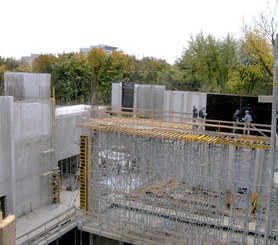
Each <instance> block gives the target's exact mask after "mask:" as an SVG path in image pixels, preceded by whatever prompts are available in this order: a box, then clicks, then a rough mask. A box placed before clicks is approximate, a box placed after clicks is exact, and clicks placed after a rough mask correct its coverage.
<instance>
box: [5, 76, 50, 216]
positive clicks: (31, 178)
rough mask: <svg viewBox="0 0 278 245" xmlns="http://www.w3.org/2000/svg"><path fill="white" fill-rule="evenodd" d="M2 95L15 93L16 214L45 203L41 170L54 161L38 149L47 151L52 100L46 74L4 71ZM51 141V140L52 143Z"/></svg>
mask: <svg viewBox="0 0 278 245" xmlns="http://www.w3.org/2000/svg"><path fill="white" fill-rule="evenodd" d="M4 79H5V80H4V83H5V94H8V95H12V96H15V97H14V99H15V103H14V111H13V116H14V119H15V120H14V125H13V127H12V128H11V129H10V132H14V135H15V139H14V149H13V150H12V152H13V153H14V168H15V170H14V173H15V179H16V184H15V186H16V191H15V190H14V191H13V193H16V194H17V195H18V197H19V199H18V200H20V202H17V203H16V208H15V210H16V215H17V216H20V215H22V214H25V213H28V212H30V211H31V210H34V209H36V208H39V207H40V206H44V205H46V204H48V203H49V200H50V197H49V187H50V186H49V184H50V180H47V181H42V177H41V170H42V169H43V170H44V171H50V170H51V165H52V164H55V163H54V162H52V161H50V160H51V159H50V158H49V159H44V160H43V154H42V152H43V151H45V150H49V149H50V148H51V147H52V146H51V136H52V100H51V98H50V74H32V73H5V74H4ZM52 144H53V143H52Z"/></svg>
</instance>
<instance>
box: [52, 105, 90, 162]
mask: <svg viewBox="0 0 278 245" xmlns="http://www.w3.org/2000/svg"><path fill="white" fill-rule="evenodd" d="M86 108H87V109H88V108H89V106H84V105H78V106H68V107H62V108H58V109H56V128H57V130H56V132H57V134H56V142H57V160H58V161H60V160H62V159H65V158H68V157H71V156H75V155H78V154H79V151H80V150H79V145H78V142H79V141H80V132H81V128H78V127H77V126H76V125H77V124H78V123H80V122H81V120H82V117H86V116H87V114H88V112H89V111H88V110H86Z"/></svg>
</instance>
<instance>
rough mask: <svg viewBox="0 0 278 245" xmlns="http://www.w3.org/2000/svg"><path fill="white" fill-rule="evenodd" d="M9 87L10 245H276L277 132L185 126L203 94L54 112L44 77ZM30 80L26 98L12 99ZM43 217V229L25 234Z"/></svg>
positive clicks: (145, 92)
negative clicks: (12, 220) (13, 236)
mask: <svg viewBox="0 0 278 245" xmlns="http://www.w3.org/2000/svg"><path fill="white" fill-rule="evenodd" d="M34 76H35V77H34ZM18 77H21V78H22V77H24V79H23V80H21V81H20V79H19V78H18ZM5 79H6V80H5V91H6V93H7V96H3V97H0V100H1V101H2V102H3V103H2V102H1V104H0V105H2V107H1V110H0V115H4V113H6V115H5V119H4V117H3V116H0V118H1V121H0V123H1V124H0V125H1V133H2V134H0V135H2V137H1V141H0V142H2V143H1V145H0V146H1V148H0V149H2V151H1V152H2V153H3V154H4V152H10V153H9V154H6V153H5V154H6V155H5V154H4V155H3V154H1V156H0V160H1V162H0V163H1V164H0V167H1V166H2V168H3V169H6V173H11V174H10V175H7V174H5V173H4V174H3V176H2V177H3V178H2V177H1V178H0V179H2V181H1V180H0V197H1V196H5V205H6V206H5V207H6V212H5V213H6V214H7V213H9V212H11V213H13V214H15V216H16V222H17V228H16V229H17V232H16V244H126V245H128V244H138V245H139V244H146V245H147V244H149V245H156V244H157V245H159V244H165V245H166V244H173V245H174V244H175V245H179V244H189V245H190V244H193V245H207V244H211V245H214V244H239V245H241V244H243V245H244V244H246V245H247V244H248V245H249V244H278V239H277V238H276V237H277V232H278V212H277V211H278V210H277V209H278V203H277V202H278V192H277V188H278V175H277V176H276V172H275V171H276V169H277V167H278V166H277V160H276V159H277V156H276V155H277V153H276V124H275V128H274V127H273V121H272V122H271V121H269V124H264V123H256V122H254V123H252V125H248V127H247V128H246V131H247V133H246V134H243V133H242V130H243V128H244V126H245V125H244V123H243V122H242V123H241V122H239V123H238V124H237V125H236V126H235V125H234V123H233V122H232V121H229V120H217V119H209V118H207V119H206V120H205V121H202V120H201V119H197V120H196V121H193V120H192V106H193V105H196V106H197V107H198V108H200V107H201V106H205V107H206V110H207V111H209V110H210V104H209V95H207V94H205V93H198V92H185V91H166V90H165V87H164V86H153V85H135V86H133V87H132V89H130V88H128V89H127V90H124V86H125V85H124V84H120V83H119V84H113V86H112V103H111V106H82V109H80V108H81V107H78V108H77V107H65V108H56V107H55V97H53V98H51V96H50V86H49V85H50V79H49V77H47V75H46V74H41V77H38V75H34V74H22V73H20V74H16V73H8V74H6V77H5ZM32 79H33V80H36V83H37V84H39V87H38V88H37V90H36V89H34V90H33V91H34V93H33V94H31V95H30V96H29V97H28V94H27V93H23V94H18V93H17V92H16V91H18V90H19V89H20V90H21V91H24V89H23V88H24V87H28V88H29V89H30V87H31V85H30V84H32ZM22 81H23V85H22V83H21V82H22ZM30 81H31V82H30ZM38 81H40V82H38ZM19 85H20V86H19ZM32 86H33V85H32ZM48 86H49V87H48ZM128 86H129V85H128ZM8 88H9V89H8ZM12 88H13V89H12ZM28 91H30V90H28ZM131 95H132V96H131ZM13 96H17V97H16V98H17V99H15V100H14V98H13ZM30 98H32V100H30ZM34 98H36V100H34ZM130 98H131V99H130ZM236 99H237V98H236ZM252 99H256V100H258V98H252ZM241 101H242V99H241ZM226 103H229V101H227V102H226ZM273 104H274V103H273ZM248 106H252V105H251V104H249V105H248ZM7 108H8V109H7ZM30 108H33V109H34V108H35V109H36V110H37V111H36V110H33V109H32V110H31V111H30ZM253 108H255V106H254V105H253ZM265 108H266V106H265ZM273 108H274V111H275V113H272V115H273V114H274V115H276V116H277V109H276V105H275V106H272V111H273ZM25 109H26V111H25V113H27V114H26V115H28V117H27V116H24V115H25V114H24V113H23V110H25ZM7 111H10V116H9V117H7ZM14 111H15V114H14ZM253 111H254V112H255V109H254V110H253ZM38 112H39V113H38ZM28 113H29V114H28ZM32 113H33V114H32ZM270 113H271V112H270ZM35 119H36V120H37V122H36V121H35ZM7 120H8V121H9V123H10V124H8V123H7ZM29 120H31V121H32V124H31V125H33V126H32V127H30V125H29V124H30V121H29ZM275 120H276V119H275ZM16 122H19V125H20V126H19V125H18V124H17V123H16ZM25 123H26V124H25ZM35 123H36V124H38V126H37V128H36V126H35V125H34V124H35ZM12 124H15V126H14V128H15V132H12V130H11V129H10V128H11V125H12ZM16 130H17V131H16ZM233 130H236V133H234V131H233ZM232 132H233V133H232ZM273 132H274V133H273ZM16 133H18V134H19V135H20V137H19V136H16ZM35 133H37V134H36V135H35ZM32 139H33V140H32ZM4 140H5V141H6V142H7V141H9V142H10V143H9V144H8V146H5V144H4V143H3V142H4ZM6 147H9V149H7V148H6ZM11 152H12V154H11ZM19 156H20V160H19ZM17 157H18V158H17ZM28 164H29V167H28ZM31 170H32V171H31ZM6 175H7V177H6ZM9 176H11V178H9ZM10 182H11V183H10ZM7 186H9V188H10V189H8V188H7ZM4 187H5V188H6V189H8V191H7V190H6V189H5V191H4ZM34 192H35V194H34ZM65 193H66V194H67V195H69V196H68V198H69V199H70V201H69V202H68V203H67V205H64V204H65V202H64V201H63V198H64V197H65ZM43 207H48V208H47V209H45V210H44V211H43V212H41V214H42V215H45V216H48V219H45V220H44V221H41V223H39V222H38V219H37V221H36V222H33V223H34V224H33V227H31V226H30V227H29V228H28V227H27V225H26V224H27V223H26V222H27V221H26V220H27V219H26V217H27V216H28V215H30V213H32V212H35V213H36V214H32V217H34V219H35V218H38V216H39V214H40V212H39V211H36V210H38V209H40V208H43ZM62 207H63V208H62ZM53 213H55V214H53ZM28 217H29V216H28ZM31 219H32V218H31V217H30V218H29V220H31ZM21 220H25V221H21ZM23 226H25V227H24V228H23ZM72 230H74V232H75V233H74V234H75V235H74V239H72V240H71V243H69V242H67V243H66V242H63V241H64V240H63V239H64V238H63V237H66V236H67V234H69V233H70V232H71V231H72Z"/></svg>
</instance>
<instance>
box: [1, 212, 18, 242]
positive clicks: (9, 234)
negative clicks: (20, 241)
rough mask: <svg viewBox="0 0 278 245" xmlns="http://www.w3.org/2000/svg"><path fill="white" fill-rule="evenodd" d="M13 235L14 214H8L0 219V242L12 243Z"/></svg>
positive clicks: (13, 240)
mask: <svg viewBox="0 0 278 245" xmlns="http://www.w3.org/2000/svg"><path fill="white" fill-rule="evenodd" d="M15 237H16V235H15V216H14V215H9V216H8V217H7V218H6V219H4V220H1V221H0V244H1V245H14V244H15Z"/></svg>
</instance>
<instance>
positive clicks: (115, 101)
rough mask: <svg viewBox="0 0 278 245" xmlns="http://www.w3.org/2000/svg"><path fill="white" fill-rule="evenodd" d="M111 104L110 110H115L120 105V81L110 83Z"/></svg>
mask: <svg viewBox="0 0 278 245" xmlns="http://www.w3.org/2000/svg"><path fill="white" fill-rule="evenodd" d="M111 106H112V110H115V111H117V110H118V108H119V107H122V83H112V99H111ZM113 107H114V108H113Z"/></svg>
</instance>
